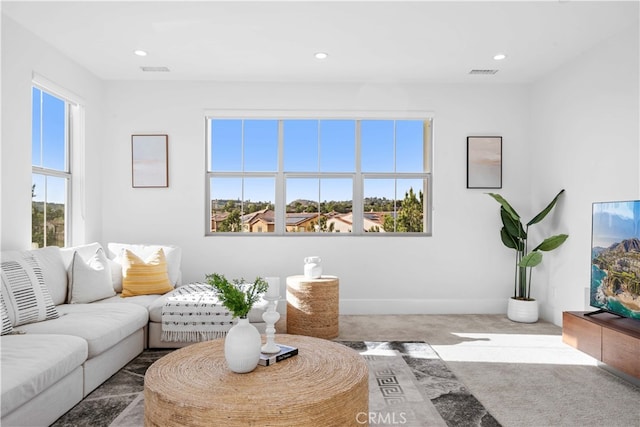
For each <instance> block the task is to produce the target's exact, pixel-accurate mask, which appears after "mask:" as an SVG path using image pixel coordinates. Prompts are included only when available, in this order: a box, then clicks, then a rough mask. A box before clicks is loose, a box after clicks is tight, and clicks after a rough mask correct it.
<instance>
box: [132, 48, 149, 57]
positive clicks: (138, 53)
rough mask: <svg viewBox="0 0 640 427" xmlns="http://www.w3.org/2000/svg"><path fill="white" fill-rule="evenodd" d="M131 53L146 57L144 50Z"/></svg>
mask: <svg viewBox="0 0 640 427" xmlns="http://www.w3.org/2000/svg"><path fill="white" fill-rule="evenodd" d="M133 53H135V54H136V55H138V56H147V52H145V51H144V50H140V49H138V50H134V51H133Z"/></svg>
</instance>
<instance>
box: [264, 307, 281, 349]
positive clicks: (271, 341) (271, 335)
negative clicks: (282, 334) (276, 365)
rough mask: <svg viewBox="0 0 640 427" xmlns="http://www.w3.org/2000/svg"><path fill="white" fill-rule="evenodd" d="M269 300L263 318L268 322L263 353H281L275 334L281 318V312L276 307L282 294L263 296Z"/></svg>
mask: <svg viewBox="0 0 640 427" xmlns="http://www.w3.org/2000/svg"><path fill="white" fill-rule="evenodd" d="M263 298H264V299H266V300H267V301H268V303H267V311H265V312H264V313H262V320H264V321H265V323H266V324H267V328H266V331H265V332H266V335H267V342H266V344H265V345H263V346H262V349H261V350H262V352H263V353H279V352H280V347H278V345H277V344H276V343H275V335H276V327H275V325H276V322H277V321H278V320H280V313H278V312H277V311H276V307H277V305H278V300H279V299H280V296H265V297H263Z"/></svg>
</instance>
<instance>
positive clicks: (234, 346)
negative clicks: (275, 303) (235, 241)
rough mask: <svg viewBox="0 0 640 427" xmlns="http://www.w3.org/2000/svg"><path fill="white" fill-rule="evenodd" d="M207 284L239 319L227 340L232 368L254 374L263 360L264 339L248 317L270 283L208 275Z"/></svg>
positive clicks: (227, 352)
mask: <svg viewBox="0 0 640 427" xmlns="http://www.w3.org/2000/svg"><path fill="white" fill-rule="evenodd" d="M206 279H207V283H208V284H209V285H211V286H212V287H213V289H214V290H215V292H216V295H217V296H218V298H219V299H220V301H221V302H222V305H224V306H225V307H226V308H227V309H228V310H229V311H230V312H231V314H233V317H234V318H235V317H237V318H238V323H237V324H236V325H234V326H233V327H232V328H231V329H230V330H229V332H227V335H226V337H225V340H224V356H225V359H226V361H227V365H228V366H229V369H231V370H232V371H233V372H237V373H246V372H251V371H253V370H254V369H255V368H256V366H258V362H259V360H260V349H261V347H262V339H261V338H260V332H258V330H257V329H256V327H255V326H253V325H252V324H251V323H249V319H248V318H247V315H248V314H249V311H250V310H251V307H253V304H255V302H256V301H258V299H260V296H261V295H262V294H264V293H265V292H266V291H267V288H268V284H267V282H266V281H265V280H263V279H262V278H260V277H256V280H255V281H254V282H253V283H245V281H244V279H240V280H237V279H235V280H233V281H232V282H230V281H229V280H227V278H226V277H224V276H223V275H222V274H217V273H214V274H209V275H207V276H206Z"/></svg>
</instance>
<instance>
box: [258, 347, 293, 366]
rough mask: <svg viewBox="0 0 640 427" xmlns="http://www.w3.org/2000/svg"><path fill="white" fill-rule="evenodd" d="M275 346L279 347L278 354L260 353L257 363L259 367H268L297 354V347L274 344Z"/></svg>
mask: <svg viewBox="0 0 640 427" xmlns="http://www.w3.org/2000/svg"><path fill="white" fill-rule="evenodd" d="M276 345H277V346H278V347H280V351H279V352H278V353H270V354H267V353H260V360H259V362H258V363H259V364H260V365H262V366H270V365H273V364H275V363H278V362H281V361H283V360H285V359H288V358H290V357H293V356H295V355H296V354H298V348H297V347H292V346H290V345H284V344H276Z"/></svg>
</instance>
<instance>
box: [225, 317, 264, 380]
mask: <svg viewBox="0 0 640 427" xmlns="http://www.w3.org/2000/svg"><path fill="white" fill-rule="evenodd" d="M261 347H262V339H261V338H260V332H258V330H257V329H256V327H255V326H253V325H252V324H251V323H249V319H247V318H240V319H238V323H237V324H236V325H234V326H233V327H232V328H231V329H229V332H227V336H226V337H225V339H224V358H225V360H226V361H227V366H228V367H229V369H231V370H232V371H233V372H237V373H239V374H244V373H247V372H251V371H253V370H254V369H255V368H256V366H258V361H259V360H260V348H261Z"/></svg>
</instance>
